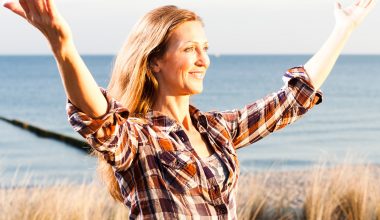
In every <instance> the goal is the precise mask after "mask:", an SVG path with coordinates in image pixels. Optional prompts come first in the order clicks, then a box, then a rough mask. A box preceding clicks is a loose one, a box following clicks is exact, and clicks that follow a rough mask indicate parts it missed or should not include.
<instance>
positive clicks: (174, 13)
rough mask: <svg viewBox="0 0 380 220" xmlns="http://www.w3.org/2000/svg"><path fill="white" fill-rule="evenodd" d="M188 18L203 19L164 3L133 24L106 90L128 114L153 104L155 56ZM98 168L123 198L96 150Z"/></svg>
mask: <svg viewBox="0 0 380 220" xmlns="http://www.w3.org/2000/svg"><path fill="white" fill-rule="evenodd" d="M187 21H199V22H201V23H202V20H201V18H200V17H199V16H197V15H196V14H195V13H194V12H192V11H189V10H185V9H180V8H178V7H176V6H171V5H170V6H163V7H159V8H156V9H154V10H152V11H150V12H149V13H147V14H146V15H145V16H144V17H143V18H142V19H140V21H139V22H138V23H137V25H136V26H135V27H134V29H133V30H132V32H131V33H130V35H129V37H128V38H127V40H126V42H125V44H124V45H123V47H122V49H121V50H120V52H119V54H118V55H117V57H116V60H115V63H114V68H113V71H112V77H111V81H110V83H109V85H108V92H109V94H110V95H111V96H112V97H113V98H115V99H116V100H118V101H119V102H121V103H122V104H123V105H124V106H125V107H127V108H128V110H129V112H130V115H132V116H136V117H137V116H139V115H144V114H145V113H147V111H148V110H149V109H150V108H152V106H153V104H154V101H155V95H156V94H157V91H158V82H157V80H156V78H155V77H154V74H153V71H152V70H151V62H152V59H154V58H159V57H161V56H162V55H163V54H164V53H165V50H166V47H167V43H168V39H169V37H170V34H171V33H172V32H173V30H174V29H176V28H177V27H178V26H179V25H181V24H183V23H184V22H187ZM98 158H99V165H98V172H99V174H100V176H101V177H102V179H103V181H104V182H105V183H106V185H107V187H108V190H109V191H110V194H111V195H112V197H114V198H115V199H116V200H119V201H121V202H123V198H122V196H121V192H120V188H119V186H118V183H117V180H116V178H115V175H114V171H113V170H112V167H111V166H110V165H109V164H108V163H107V162H106V161H105V159H104V157H103V156H102V155H100V154H99V153H98Z"/></svg>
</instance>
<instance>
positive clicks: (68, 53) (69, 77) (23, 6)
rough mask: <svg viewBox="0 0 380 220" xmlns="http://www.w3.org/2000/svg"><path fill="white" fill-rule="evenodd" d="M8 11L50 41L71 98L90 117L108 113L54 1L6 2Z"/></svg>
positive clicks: (101, 95) (67, 93) (26, 0)
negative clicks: (22, 19)
mask: <svg viewBox="0 0 380 220" xmlns="http://www.w3.org/2000/svg"><path fill="white" fill-rule="evenodd" d="M4 7H6V8H8V9H9V10H11V11H12V12H14V13H16V14H18V15H20V16H21V17H22V18H24V19H25V20H26V21H28V22H29V23H30V24H31V25H33V26H34V27H36V28H37V29H38V30H40V31H41V33H42V34H43V35H44V36H45V37H46V39H47V40H48V42H49V44H50V47H51V49H52V51H53V54H54V57H55V59H56V61H57V65H58V68H59V71H60V74H61V78H62V82H63V85H64V88H65V92H66V95H67V98H68V99H69V100H70V101H71V102H72V103H73V104H74V105H75V106H76V107H78V108H79V109H81V110H82V111H83V112H84V113H86V114H88V115H89V116H90V117H93V118H97V117H101V116H102V115H104V114H105V113H106V111H107V101H106V99H105V97H104V96H103V94H102V93H101V91H100V90H99V88H98V85H97V83H96V82H95V80H94V78H93V76H92V75H91V73H90V71H89V70H88V68H87V66H86V65H85V64H84V62H83V60H82V58H81V57H80V55H79V53H78V51H77V49H76V47H75V45H74V42H73V38H72V34H71V30H70V27H69V26H68V24H67V23H66V21H65V20H64V18H63V17H62V16H61V15H60V13H59V12H58V10H57V9H56V7H55V4H54V1H53V0H20V1H18V2H17V1H15V2H6V3H5V4H4Z"/></svg>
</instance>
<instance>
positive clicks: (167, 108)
mask: <svg viewBox="0 0 380 220" xmlns="http://www.w3.org/2000/svg"><path fill="white" fill-rule="evenodd" d="M158 97H159V98H158V99H157V100H156V102H155V103H154V105H153V110H154V111H159V112H161V113H163V114H165V115H167V116H169V117H170V118H172V119H175V120H176V121H177V122H178V123H180V124H181V125H182V126H183V128H184V129H186V130H188V131H190V130H191V129H192V122H191V117H190V113H189V103H190V97H189V96H158Z"/></svg>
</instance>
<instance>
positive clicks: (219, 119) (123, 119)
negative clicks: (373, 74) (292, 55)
mask: <svg viewBox="0 0 380 220" xmlns="http://www.w3.org/2000/svg"><path fill="white" fill-rule="evenodd" d="M373 5H374V1H372V0H358V1H356V2H355V3H354V4H352V5H351V6H349V7H347V8H342V6H341V5H340V4H337V5H336V21H337V22H336V27H335V29H334V31H333V33H332V34H331V36H330V37H329V39H328V40H327V41H326V43H325V44H324V45H323V47H322V48H321V49H320V51H318V53H317V54H316V55H314V56H313V57H312V58H311V59H310V60H309V61H308V62H307V63H306V64H305V66H304V67H303V66H300V67H294V68H291V69H289V70H288V71H286V73H285V75H284V77H283V79H284V86H283V87H282V88H281V89H280V90H279V91H277V92H274V93H272V94H270V95H268V96H266V97H265V98H263V99H260V100H257V101H255V102H253V103H251V104H248V105H246V106H244V107H243V108H241V109H235V110H231V111H223V112H201V111H200V110H198V109H197V108H196V107H194V106H192V105H190V104H189V99H190V96H192V95H194V94H198V93H200V92H202V90H203V79H204V76H205V74H206V70H207V68H208V66H209V64H210V60H209V58H208V55H207V49H208V40H207V38H206V35H205V32H204V29H203V24H202V21H201V19H200V17H199V16H197V15H196V14H195V13H194V12H192V11H189V10H186V9H180V8H178V7H176V6H163V7H159V8H157V9H154V10H152V11H150V12H148V13H147V14H146V15H145V16H144V17H143V18H142V19H141V20H140V21H139V22H138V23H137V25H136V26H135V29H134V30H133V31H132V32H131V34H130V36H129V37H128V39H127V41H126V43H125V45H124V46H123V47H122V49H121V50H120V52H119V54H118V56H117V58H116V60H115V64H114V69H113V73H112V78H111V81H110V84H109V86H108V89H103V88H99V87H98V85H97V83H96V82H95V80H94V78H93V77H92V74H91V73H90V72H89V70H88V69H87V67H86V65H85V64H84V62H83V61H82V59H81V57H80V56H79V54H78V52H77V50H76V48H75V46H74V43H73V40H72V35H71V31H70V28H69V26H68V25H67V23H66V22H65V20H64V19H63V18H62V16H61V15H60V14H59V13H58V11H57V9H56V7H55V5H54V2H53V0H33V1H29V0H20V1H19V2H10V3H6V4H5V7H7V8H9V9H10V10H11V11H13V12H14V13H16V14H18V15H20V16H21V17H23V18H24V19H26V20H27V21H28V22H29V23H31V24H32V25H34V26H35V27H36V28H38V29H39V30H40V31H41V32H42V33H43V34H44V36H45V37H46V38H47V40H48V42H49V44H50V46H51V49H52V51H53V53H54V56H55V58H56V61H57V64H58V67H59V70H60V73H61V77H62V81H63V84H64V87H65V91H66V95H67V97H68V103H67V112H68V115H69V121H70V123H71V125H72V126H73V128H74V129H75V130H76V131H77V132H79V133H80V134H81V135H82V136H83V137H84V138H86V139H87V141H88V142H89V144H90V145H91V146H92V148H93V149H94V150H95V152H96V153H97V155H98V157H99V160H100V161H101V163H100V168H101V169H100V170H101V171H102V173H103V174H104V177H105V179H106V182H107V183H108V187H109V189H110V193H111V195H112V196H114V198H116V199H117V200H119V201H120V202H123V203H124V204H125V205H126V206H128V207H129V208H130V218H131V219H135V218H141V219H190V218H196V219H200V218H208V219H236V190H237V182H238V177H239V162H238V158H237V154H236V150H237V149H239V148H242V147H244V146H247V145H249V144H251V143H254V142H256V141H258V140H260V139H262V138H263V137H265V136H267V135H268V134H270V133H272V132H274V131H277V130H279V129H281V128H283V127H285V126H287V125H288V124H290V123H293V122H294V121H296V120H297V119H299V118H300V117H301V116H302V115H304V114H305V113H306V112H307V111H308V110H309V109H311V108H312V107H314V106H315V105H316V104H319V103H320V102H321V101H322V93H321V91H319V90H318V89H319V87H320V86H321V85H322V83H323V82H324V81H325V79H326V78H327V76H328V75H329V73H330V71H331V69H332V67H333V65H334V64H335V62H336V59H337V57H338V55H339V54H340V52H341V50H342V48H343V46H344V44H345V42H346V41H347V39H348V37H349V36H350V34H351V32H352V31H353V29H354V28H355V27H357V26H358V25H359V24H360V23H361V21H362V20H363V19H364V17H365V16H366V15H367V14H368V12H369V11H370V9H371V8H372V7H373Z"/></svg>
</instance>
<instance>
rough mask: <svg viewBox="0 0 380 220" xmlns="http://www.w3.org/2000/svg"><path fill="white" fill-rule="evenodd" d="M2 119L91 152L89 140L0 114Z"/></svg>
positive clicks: (39, 134) (43, 136)
mask: <svg viewBox="0 0 380 220" xmlns="http://www.w3.org/2000/svg"><path fill="white" fill-rule="evenodd" d="M0 120H2V121H5V122H7V123H9V124H12V125H14V126H17V127H19V128H22V129H24V130H27V131H29V132H32V133H34V134H36V135H37V136H39V137H42V138H50V139H54V140H57V141H59V142H63V143H65V144H67V145H70V146H72V147H75V148H76V149H79V150H81V151H84V152H86V153H90V149H91V148H90V146H89V145H88V144H87V142H85V141H82V140H79V139H76V138H73V137H69V136H67V135H63V134H59V133H56V132H53V131H48V130H45V129H42V128H39V127H37V126H34V125H31V124H28V123H25V122H22V121H19V120H15V119H7V118H4V117H2V116H0Z"/></svg>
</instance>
